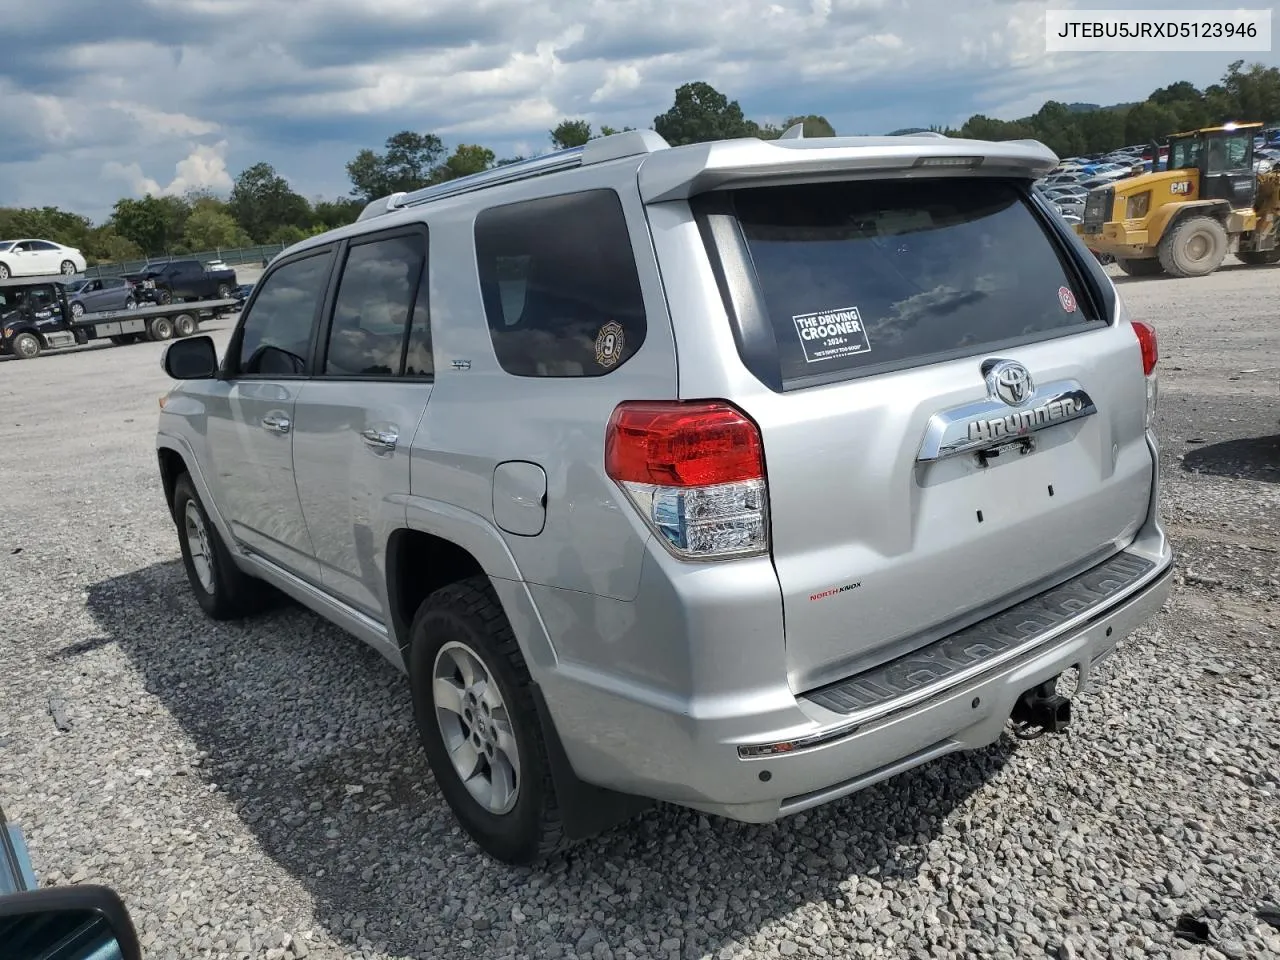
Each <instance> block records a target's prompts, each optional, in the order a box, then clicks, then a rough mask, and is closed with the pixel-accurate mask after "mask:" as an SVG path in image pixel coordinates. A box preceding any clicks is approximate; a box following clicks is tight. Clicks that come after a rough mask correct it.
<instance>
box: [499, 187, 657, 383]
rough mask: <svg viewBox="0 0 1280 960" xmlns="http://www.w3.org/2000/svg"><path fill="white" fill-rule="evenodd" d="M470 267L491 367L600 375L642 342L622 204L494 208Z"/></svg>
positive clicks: (591, 199) (590, 199) (605, 198)
mask: <svg viewBox="0 0 1280 960" xmlns="http://www.w3.org/2000/svg"><path fill="white" fill-rule="evenodd" d="M475 236H476V259H477V265H478V267H479V271H480V287H481V293H482V295H483V297H484V308H485V315H486V317H487V319H488V323H489V335H490V338H491V339H492V341H493V349H494V352H495V353H496V354H497V357H498V363H499V364H501V366H502V369H504V370H505V371H507V373H511V374H515V375H516V376H521V377H599V376H603V375H604V374H607V373H610V372H611V371H613V370H616V369H617V368H618V367H620V366H621V365H622V364H624V363H626V362H627V361H628V360H629V359H630V358H631V357H632V356H634V355H635V353H636V351H637V350H639V349H640V346H641V344H643V343H644V338H645V333H646V332H647V324H646V318H645V311H644V300H643V297H642V295H641V291H640V275H639V272H638V271H637V269H636V261H635V254H634V253H633V252H632V249H631V238H630V235H629V234H628V232H627V221H626V216H625V214H624V212H623V209H622V201H621V199H620V198H619V197H618V195H617V193H615V192H614V191H612V190H590V191H584V192H582V193H577V194H571V195H568V196H562V197H546V198H542V199H538V200H529V201H524V202H521V203H514V204H509V205H506V206H502V207H494V208H492V209H489V210H486V211H484V212H483V213H481V214H480V215H479V216H478V217H477V218H476V233H475Z"/></svg>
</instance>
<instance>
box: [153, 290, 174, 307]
mask: <svg viewBox="0 0 1280 960" xmlns="http://www.w3.org/2000/svg"><path fill="white" fill-rule="evenodd" d="M156 303H158V304H160V306H162V307H163V306H165V305H167V304H170V303H173V294H172V293H170V292H169V291H168V290H157V291H156Z"/></svg>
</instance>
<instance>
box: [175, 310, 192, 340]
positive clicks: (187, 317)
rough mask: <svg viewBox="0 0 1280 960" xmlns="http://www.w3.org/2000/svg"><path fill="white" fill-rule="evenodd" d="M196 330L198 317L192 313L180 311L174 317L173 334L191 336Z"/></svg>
mask: <svg viewBox="0 0 1280 960" xmlns="http://www.w3.org/2000/svg"><path fill="white" fill-rule="evenodd" d="M195 332H196V318H195V316H194V315H193V314H190V313H180V314H178V315H177V316H176V317H174V318H173V335H174V336H175V337H189V336H191V335H192V334H193V333H195Z"/></svg>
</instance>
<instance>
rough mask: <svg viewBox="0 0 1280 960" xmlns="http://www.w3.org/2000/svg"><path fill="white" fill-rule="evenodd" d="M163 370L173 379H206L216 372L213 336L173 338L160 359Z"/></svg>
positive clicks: (216, 364) (216, 354)
mask: <svg viewBox="0 0 1280 960" xmlns="http://www.w3.org/2000/svg"><path fill="white" fill-rule="evenodd" d="M160 366H161V367H163V368H164V372H165V373H167V374H168V375H169V376H171V377H172V378H173V379H174V380H207V379H209V378H210V377H215V376H217V374H218V351H217V350H216V349H215V348H214V346H213V337H210V336H202V337H187V338H185V339H182V340H175V341H174V342H173V343H171V344H169V346H168V347H167V348H166V349H165V351H164V356H163V357H162V358H161V360H160Z"/></svg>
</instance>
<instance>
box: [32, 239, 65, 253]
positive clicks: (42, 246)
mask: <svg viewBox="0 0 1280 960" xmlns="http://www.w3.org/2000/svg"><path fill="white" fill-rule="evenodd" d="M30 247H31V249H32V250H37V251H39V252H40V253H48V252H49V251H50V250H57V249H58V248H57V247H55V246H54V245H53V244H52V243H48V242H46V241H44V240H32V241H31V244H30Z"/></svg>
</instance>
